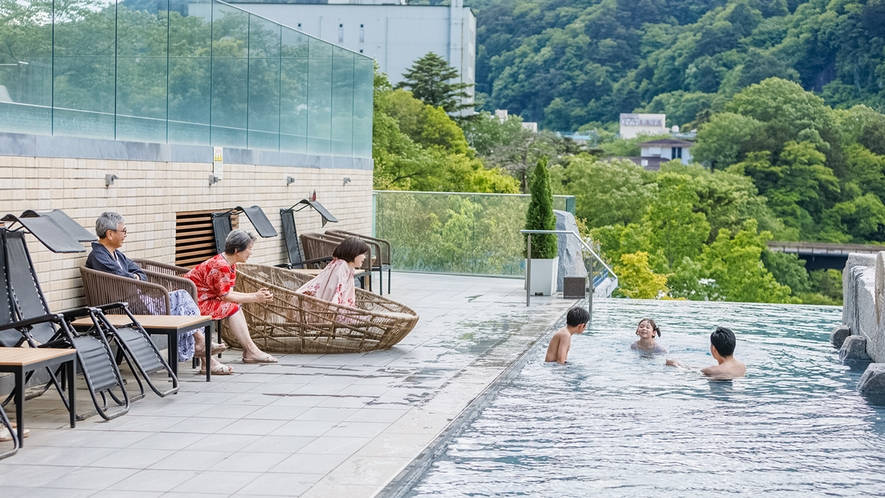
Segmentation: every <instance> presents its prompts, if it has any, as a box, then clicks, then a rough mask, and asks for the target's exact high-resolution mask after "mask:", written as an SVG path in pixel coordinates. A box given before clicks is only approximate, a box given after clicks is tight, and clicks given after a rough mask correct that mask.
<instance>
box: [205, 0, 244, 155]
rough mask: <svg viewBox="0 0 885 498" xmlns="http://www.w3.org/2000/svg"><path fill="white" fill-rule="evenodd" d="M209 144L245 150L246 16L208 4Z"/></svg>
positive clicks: (221, 6) (232, 9)
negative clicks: (210, 49) (209, 66)
mask: <svg viewBox="0 0 885 498" xmlns="http://www.w3.org/2000/svg"><path fill="white" fill-rule="evenodd" d="M212 16H213V17H212V107H211V109H212V120H211V124H212V145H225V146H228V147H241V148H245V147H247V140H246V139H247V137H246V128H247V126H248V119H249V118H248V112H247V111H248V102H249V95H248V81H249V59H248V43H249V36H248V35H249V17H250V16H249V14H247V13H246V12H243V11H241V10H238V9H235V8H233V7H230V6H227V5H222V4H220V3H214V4H213V5H212Z"/></svg>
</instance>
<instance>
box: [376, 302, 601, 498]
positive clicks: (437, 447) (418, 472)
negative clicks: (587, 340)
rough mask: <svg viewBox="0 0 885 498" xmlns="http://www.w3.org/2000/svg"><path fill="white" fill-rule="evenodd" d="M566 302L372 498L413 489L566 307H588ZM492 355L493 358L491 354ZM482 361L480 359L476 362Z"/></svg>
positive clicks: (560, 321) (560, 322) (558, 323)
mask: <svg viewBox="0 0 885 498" xmlns="http://www.w3.org/2000/svg"><path fill="white" fill-rule="evenodd" d="M569 302H571V303H572V304H570V305H569V306H568V307H566V308H561V309H560V308H558V307H557V310H558V312H559V315H558V317H557V318H556V319H555V320H550V317H549V316H547V315H546V314H544V319H543V321H545V322H546V323H547V324H548V325H547V326H546V328H544V329H543V332H542V333H540V334H538V335H537V336H535V338H534V340H532V341H530V342H529V343H528V344H527V345H526V347H525V348H524V349H523V350H522V352H520V354H519V355H518V356H517V357H516V358H514V359H513V360H512V361H511V362H510V363H509V364H508V365H507V366H506V367H504V368H503V369H502V370H501V371H500V372H499V373H498V375H497V376H496V377H495V378H494V379H493V380H492V381H491V382H489V383H488V384H486V385H485V387H484V388H483V389H482V391H481V392H479V394H477V395H476V396H475V397H474V398H473V399H472V400H471V401H470V402H469V403H468V404H467V406H466V407H464V408H463V409H462V410H461V411H460V413H458V415H457V416H456V417H455V418H454V419H451V420H450V422H449V423H448V425H446V427H445V428H443V429H442V431H441V432H439V434H437V436H436V437H435V438H434V439H433V440H432V441H431V442H430V443H429V444H428V445H427V446H426V447H425V448H424V449H423V450H422V451H421V452H420V453H419V454H418V455H417V456H416V457H415V458H414V459H413V460H412V461H411V462H410V463H409V464H408V465H407V466H406V467H405V468H404V469H403V470H402V471H401V472H400V473H399V474H398V475H397V476H396V477H394V478H393V479H391V480H390V481H389V482H388V483H387V484H386V485H385V486H384V488H382V489H381V490H380V491H379V492H378V493H377V494H375V495H374V496H375V498H402V497H404V496H406V495H407V494H408V493H409V492H410V491H411V490H412V488H413V487H414V486H415V484H417V483H418V481H419V480H420V479H421V477H422V476H423V475H424V474H425V473H426V472H427V470H428V469H429V468H430V466H431V465H432V464H433V462H434V461H436V459H437V458H438V457H439V456H440V455H441V454H442V453H443V452H444V451H445V449H446V447H447V446H448V444H449V443H450V442H451V441H452V440H453V439H455V438H457V437H458V436H459V435H460V434H461V433H463V432H464V429H466V428H467V426H469V425H470V424H471V423H472V422H473V421H474V420H476V418H477V417H478V416H479V415H480V414H481V413H482V411H483V409H485V408H486V407H487V406H488V404H489V403H490V402H491V401H492V399H493V398H494V396H496V395H497V392H498V390H499V388H500V387H501V386H503V385H505V384H507V383H509V382H510V381H512V380H513V378H514V377H515V376H516V375H518V374H519V372H520V371H522V367H523V366H525V364H526V363H527V362H528V361H529V360H530V359H531V358H533V355H537V354H540V352H539V351H540V350H541V349H542V348H543V347H546V345H547V341H546V340H545V339H547V338H548V337H549V336H550V335H551V334H552V333H553V332H554V331H556V330H558V329H559V328H560V327H562V326H564V325H565V317H566V314H567V313H568V310H569V308H571V307H572V306H584V307H586V306H587V301H586V300H583V301H569ZM535 321H540V320H539V319H538V317H537V315H535V316H533V317H532V320H530V321H529V322H527V323H526V326H530V325H531V324H532V323H533V322H535ZM506 345H507V344H506V343H505V344H501V345H499V346H496V347H495V348H494V349H498V348H499V347H501V346H506ZM491 354H492V355H493V354H494V351H493V352H492V353H491ZM482 360H483V358H480V359H479V360H477V362H479V361H482ZM475 363H476V362H475ZM471 366H472V365H471ZM468 368H469V367H468ZM465 370H466V369H465ZM462 373H463V371H462Z"/></svg>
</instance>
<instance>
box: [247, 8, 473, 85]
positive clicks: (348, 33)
mask: <svg viewBox="0 0 885 498" xmlns="http://www.w3.org/2000/svg"><path fill="white" fill-rule="evenodd" d="M231 3H234V4H236V5H238V6H240V7H242V8H244V9H246V10H248V11H250V12H254V13H256V14H258V15H260V16H263V17H266V18H268V19H271V20H273V21H275V22H278V23H280V24H283V25H285V26H289V27H292V28H295V29H298V30H300V31H303V32H305V33H307V34H309V35H312V36H316V37H317V38H320V39H322V40H325V41H327V42H330V43H334V44H336V45H339V46H341V47H344V48H347V49H349V50H353V51H354V52H357V53H360V54H363V55H367V56H369V57H373V58H374V59H375V60H376V61H377V63H378V67H379V68H380V70H381V71H382V72H384V73H386V74H387V76H388V77H389V78H390V81H391V83H394V84H396V83H397V82H399V81H402V75H403V73H405V72H406V70H407V69H408V68H409V67H411V66H412V64H414V62H415V61H416V60H418V59H420V58H421V57H423V56H425V55H427V53H428V52H434V53H435V54H437V55H439V56H440V57H442V58H443V59H445V60H446V62H448V63H449V65H451V66H452V67H454V68H455V69H457V70H458V73H459V74H460V76H461V81H460V82H461V83H467V84H469V85H473V84H474V83H475V82H476V75H475V66H476V16H475V15H474V14H473V12H472V11H471V10H470V8H469V7H464V2H463V0H451V4H450V5H414V6H412V5H405V2H403V0H337V1H336V0H327V1H324V2H322V3H319V2H317V1H316V0H290V1H288V2H286V1H285V0H283V1H272V0H268V1H236V0H235V1H233V2H231ZM468 91H469V92H470V93H471V95H472V92H473V88H472V86H471V88H470V89H469V90H468Z"/></svg>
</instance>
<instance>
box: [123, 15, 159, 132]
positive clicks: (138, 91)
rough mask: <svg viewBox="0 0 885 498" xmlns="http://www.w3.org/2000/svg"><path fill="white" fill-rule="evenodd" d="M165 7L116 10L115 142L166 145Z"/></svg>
mask: <svg viewBox="0 0 885 498" xmlns="http://www.w3.org/2000/svg"><path fill="white" fill-rule="evenodd" d="M166 5H167V2H166V0H161V1H160V2H153V3H151V4H147V6H146V8H144V9H142V10H129V9H128V8H126V7H125V6H124V5H123V4H120V5H119V6H118V8H117V134H116V137H117V140H132V141H138V142H160V143H165V142H166V83H167V82H166V71H167V58H166V52H167V33H168V29H167V21H168V15H167V7H166Z"/></svg>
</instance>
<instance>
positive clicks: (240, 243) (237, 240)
mask: <svg viewBox="0 0 885 498" xmlns="http://www.w3.org/2000/svg"><path fill="white" fill-rule="evenodd" d="M253 242H255V236H254V235H252V234H251V233H249V232H247V231H245V230H239V229H238V230H234V231H232V232H231V233H229V234H227V238H226V239H224V253H225V254H230V255H234V254H236V253H238V252H243V251H245V250H246V249H248V248H249V246H250V245H252V243H253Z"/></svg>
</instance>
